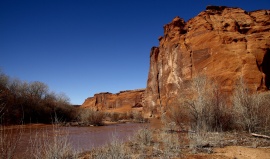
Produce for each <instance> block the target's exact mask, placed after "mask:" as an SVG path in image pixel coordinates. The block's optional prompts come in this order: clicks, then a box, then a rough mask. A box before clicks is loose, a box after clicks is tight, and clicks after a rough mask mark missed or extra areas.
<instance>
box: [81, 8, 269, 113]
mask: <svg viewBox="0 0 270 159" xmlns="http://www.w3.org/2000/svg"><path fill="white" fill-rule="evenodd" d="M158 40H159V46H158V47H153V48H152V49H151V53H150V68H149V74H148V81H147V87H146V89H145V90H134V91H122V92H119V93H117V94H112V93H108V92H107V93H99V94H95V95H94V97H90V98H87V99H86V100H85V102H84V103H83V105H82V107H92V108H95V109H97V110H120V111H130V110H131V109H132V108H135V107H143V110H144V113H145V115H146V116H147V117H150V116H152V115H155V114H157V115H158V114H160V113H161V112H162V110H163V109H164V108H165V107H166V106H167V105H168V103H170V102H171V101H174V100H177V99H175V98H177V97H178V96H179V94H181V93H183V92H185V91H186V92H187V90H188V88H186V87H188V83H189V82H190V81H191V79H193V78H194V77H196V76H198V75H200V74H203V75H206V76H208V77H209V78H210V79H214V80H215V81H216V82H217V83H218V84H219V85H220V86H221V90H222V91H223V92H227V93H231V92H232V91H233V89H234V88H235V85H236V83H237V81H238V80H239V79H240V78H242V79H243V80H244V82H245V83H246V84H247V86H248V87H249V88H250V90H252V91H257V90H269V88H270V10H257V11H252V12H247V11H245V10H243V9H241V8H229V7H224V6H208V7H207V8H206V10H205V11H203V12H201V13H199V14H198V15H197V16H196V17H194V18H192V19H190V20H189V21H187V22H185V21H184V20H183V19H181V18H179V17H176V18H174V19H173V20H172V22H170V23H169V24H167V25H165V26H164V35H163V36H162V37H159V38H158Z"/></svg>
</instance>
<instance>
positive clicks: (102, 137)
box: [15, 123, 148, 158]
mask: <svg viewBox="0 0 270 159" xmlns="http://www.w3.org/2000/svg"><path fill="white" fill-rule="evenodd" d="M147 125H148V124H140V123H125V124H115V125H108V126H100V127H59V128H57V129H55V127H54V126H52V125H40V126H30V127H27V128H25V129H24V131H23V132H22V135H21V139H20V142H19V143H18V147H17V150H16V153H15V158H25V157H26V156H27V155H29V153H28V149H29V147H31V144H32V143H31V142H30V141H31V140H35V138H40V137H42V136H44V135H45V136H46V138H53V132H54V131H56V130H57V131H59V132H61V133H60V135H63V136H67V137H68V139H69V141H70V143H71V145H72V147H73V149H74V150H76V151H88V150H91V149H92V148H96V147H99V146H102V145H104V144H106V143H108V142H110V141H111V139H112V136H113V135H114V136H116V137H117V138H118V139H120V140H121V141H127V140H128V137H129V136H132V135H133V134H134V133H135V132H136V131H137V130H138V129H139V128H141V127H143V126H147ZM37 146H38V145H37ZM22 156H24V157H22Z"/></svg>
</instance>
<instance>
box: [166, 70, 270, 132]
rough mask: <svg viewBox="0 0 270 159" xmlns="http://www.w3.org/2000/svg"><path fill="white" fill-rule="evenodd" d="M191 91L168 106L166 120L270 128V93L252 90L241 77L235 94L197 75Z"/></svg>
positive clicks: (202, 126) (197, 126)
mask: <svg viewBox="0 0 270 159" xmlns="http://www.w3.org/2000/svg"><path fill="white" fill-rule="evenodd" d="M188 88H189V90H188V92H189V94H185V95H181V96H180V98H179V99H178V100H177V102H175V103H174V104H173V105H172V106H171V107H170V108H169V110H168V112H167V114H166V115H167V116H166V117H165V119H166V120H165V121H166V124H167V125H168V126H170V125H171V124H174V125H176V126H178V127H180V128H182V129H185V128H184V126H186V125H189V126H191V127H190V128H191V129H192V130H195V131H205V132H206V131H221V130H222V131H228V130H245V131H248V132H263V131H264V132H265V133H267V132H269V130H270V127H269V125H270V124H269V123H270V109H269V108H270V93H269V92H264V93H262V92H255V93H254V92H251V91H250V90H249V89H248V87H247V86H246V84H245V83H244V81H243V79H239V81H238V82H237V85H236V86H235V89H234V92H233V94H225V93H224V92H222V91H221V89H220V86H219V85H218V84H216V83H215V82H214V81H213V80H210V79H208V78H207V77H206V76H203V75H202V76H198V77H197V78H194V79H193V80H192V81H191V83H190V86H189V87H188Z"/></svg>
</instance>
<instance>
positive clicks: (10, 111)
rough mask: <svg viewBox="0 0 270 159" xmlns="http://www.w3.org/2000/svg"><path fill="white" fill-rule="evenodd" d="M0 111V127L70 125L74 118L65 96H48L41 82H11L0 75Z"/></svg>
mask: <svg viewBox="0 0 270 159" xmlns="http://www.w3.org/2000/svg"><path fill="white" fill-rule="evenodd" d="M0 110H1V111H0V112H1V113H0V117H1V120H2V124H19V123H22V122H23V123H36V122H39V123H51V122H54V119H58V120H62V121H70V120H72V119H74V118H75V116H76V109H75V108H74V107H72V106H71V105H70V103H69V98H68V97H67V96H66V95H64V94H55V93H53V92H49V88H48V86H47V85H46V84H44V83H42V82H38V81H35V82H30V83H28V82H24V81H21V80H19V79H11V78H10V77H9V76H7V75H5V74H4V73H1V72H0Z"/></svg>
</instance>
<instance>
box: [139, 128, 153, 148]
mask: <svg viewBox="0 0 270 159" xmlns="http://www.w3.org/2000/svg"><path fill="white" fill-rule="evenodd" d="M134 140H135V141H136V142H137V143H141V144H143V145H146V146H149V145H150V144H151V142H152V140H153V134H152V131H151V130H150V129H149V128H147V127H143V128H141V129H139V130H138V131H137V133H136V134H135V135H134Z"/></svg>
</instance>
